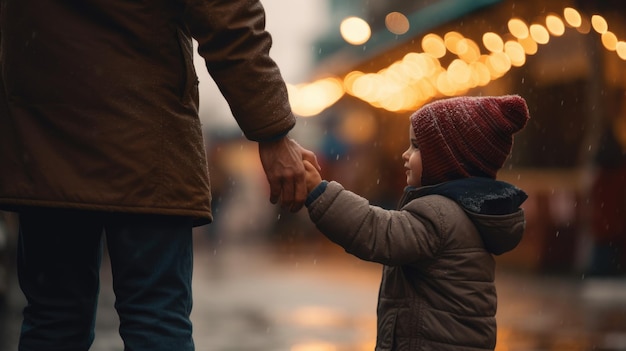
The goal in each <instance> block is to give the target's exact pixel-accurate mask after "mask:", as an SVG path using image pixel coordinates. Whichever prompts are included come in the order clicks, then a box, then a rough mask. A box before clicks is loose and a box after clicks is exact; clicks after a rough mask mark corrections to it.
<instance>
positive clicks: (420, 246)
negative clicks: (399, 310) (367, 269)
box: [308, 182, 445, 266]
mask: <svg viewBox="0 0 626 351" xmlns="http://www.w3.org/2000/svg"><path fill="white" fill-rule="evenodd" d="M308 211H309V216H310V218H311V220H312V221H313V223H315V225H316V227H317V228H318V230H320V231H321V232H322V233H323V234H324V235H325V236H326V237H328V238H329V239H330V240H331V241H333V242H334V243H336V244H338V245H340V246H342V247H343V248H344V249H345V250H346V252H348V253H350V254H352V255H354V256H356V257H358V258H360V259H363V260H366V261H372V262H378V263H382V264H385V265H389V266H398V265H404V264H410V263H414V262H416V261H420V260H424V259H429V258H433V257H435V256H436V255H437V253H438V251H439V250H440V247H441V245H442V235H443V233H445V226H444V221H443V220H442V218H443V217H442V216H441V214H440V213H439V212H438V211H437V209H436V208H433V207H431V206H430V205H429V204H428V203H420V202H419V201H415V200H414V201H413V202H412V203H411V206H410V207H405V208H404V209H402V210H398V211H395V210H385V209H383V208H380V207H377V206H372V205H370V204H369V201H368V200H367V199H365V198H363V197H361V196H358V195H357V194H354V193H352V192H350V191H348V190H345V189H344V188H343V187H342V186H341V185H340V184H339V183H337V182H330V183H329V184H328V186H327V188H326V191H325V192H324V193H323V194H322V195H320V196H319V197H318V198H317V199H316V200H315V201H313V202H312V203H311V204H310V205H309V207H308Z"/></svg>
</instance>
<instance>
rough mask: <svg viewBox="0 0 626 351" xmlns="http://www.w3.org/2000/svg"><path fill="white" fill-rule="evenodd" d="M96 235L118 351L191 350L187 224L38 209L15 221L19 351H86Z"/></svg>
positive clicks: (94, 296)
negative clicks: (21, 300)
mask: <svg viewBox="0 0 626 351" xmlns="http://www.w3.org/2000/svg"><path fill="white" fill-rule="evenodd" d="M103 233H104V234H105V235H104V237H105V238H106V241H107V248H108V251H109V255H110V258H111V269H112V276H113V290H114V292H115V297H116V301H115V308H116V310H117V313H118V315H119V318H120V328H119V332H120V336H121V338H122V340H123V341H124V350H126V351H141V350H151V351H156V350H177V351H188V350H194V344H193V339H192V326H191V321H190V319H189V316H190V313H191V306H192V295H191V276H192V268H193V250H192V220H191V219H189V218H183V217H173V216H160V215H143V214H113V213H102V212H90V211H80V210H60V209H41V208H37V209H30V210H26V211H23V212H21V213H20V236H19V243H18V263H17V264H18V267H17V269H18V278H19V283H20V287H21V289H22V291H23V292H24V295H25V297H26V300H27V305H26V307H25V308H24V312H23V314H24V320H23V323H22V330H21V334H20V344H19V350H20V351H38V350H45V351H56V350H64V351H74V350H76V351H79V350H81V351H83V350H88V349H89V347H90V346H91V344H92V343H93V340H94V325H95V316H96V307H97V303H98V293H99V289H100V279H99V272H100V263H101V259H102V252H103V249H102V247H103V245H102V243H103Z"/></svg>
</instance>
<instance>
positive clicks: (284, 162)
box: [259, 137, 320, 212]
mask: <svg viewBox="0 0 626 351" xmlns="http://www.w3.org/2000/svg"><path fill="white" fill-rule="evenodd" d="M259 156H260V158H261V164H262V165H263V170H264V171H265V176H266V177H267V181H268V182H269V184H270V202H271V203H273V204H275V203H280V205H281V206H282V207H283V208H288V209H289V210H290V211H291V212H297V211H299V210H300V209H301V208H302V206H303V205H304V201H305V200H306V196H307V195H308V192H307V188H306V183H305V170H304V165H303V163H302V161H303V160H307V161H309V162H310V163H311V164H312V165H313V166H314V167H316V168H317V169H320V166H319V164H318V162H317V157H316V156H315V154H314V153H313V152H312V151H310V150H307V149H305V148H303V147H302V146H300V145H299V144H298V143H296V142H295V141H294V140H292V139H290V138H288V137H284V138H281V139H279V140H276V141H268V142H259Z"/></svg>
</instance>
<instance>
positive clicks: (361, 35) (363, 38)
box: [339, 17, 372, 45]
mask: <svg viewBox="0 0 626 351" xmlns="http://www.w3.org/2000/svg"><path fill="white" fill-rule="evenodd" d="M339 31H340V33H341V37H342V38H343V39H344V40H345V41H346V42H348V43H350V44H352V45H361V44H363V43H365V42H367V41H368V40H369V38H370V36H371V35H372V30H371V29H370V26H369V24H367V22H366V21H365V20H363V19H362V18H358V17H348V18H346V19H344V20H343V21H341V25H340V27H339Z"/></svg>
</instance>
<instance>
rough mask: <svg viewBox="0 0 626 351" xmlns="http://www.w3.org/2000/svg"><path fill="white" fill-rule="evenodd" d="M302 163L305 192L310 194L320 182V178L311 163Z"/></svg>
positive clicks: (304, 161) (305, 161)
mask: <svg viewBox="0 0 626 351" xmlns="http://www.w3.org/2000/svg"><path fill="white" fill-rule="evenodd" d="M302 162H303V163H304V170H305V171H306V176H305V180H306V191H307V193H310V192H311V190H313V189H314V188H315V187H316V186H318V185H319V183H321V182H322V176H321V175H320V172H318V170H317V168H315V166H313V164H312V163H311V162H309V161H307V160H303V161H302Z"/></svg>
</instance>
